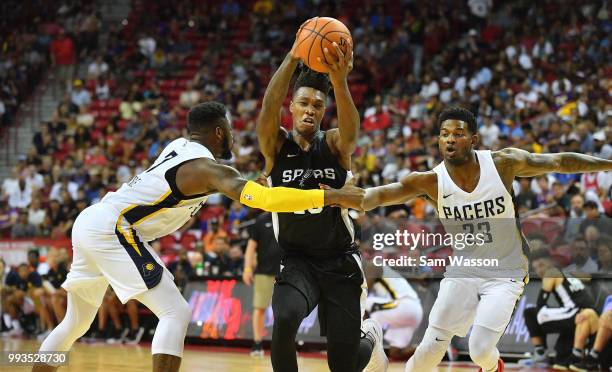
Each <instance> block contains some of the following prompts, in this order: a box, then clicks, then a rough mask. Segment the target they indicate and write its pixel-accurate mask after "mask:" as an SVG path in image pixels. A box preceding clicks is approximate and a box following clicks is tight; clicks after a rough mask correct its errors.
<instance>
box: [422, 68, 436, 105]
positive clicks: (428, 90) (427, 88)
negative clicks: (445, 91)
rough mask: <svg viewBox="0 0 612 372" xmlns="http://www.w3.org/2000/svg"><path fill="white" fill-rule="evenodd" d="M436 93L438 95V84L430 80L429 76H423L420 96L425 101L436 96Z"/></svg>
mask: <svg viewBox="0 0 612 372" xmlns="http://www.w3.org/2000/svg"><path fill="white" fill-rule="evenodd" d="M438 93H440V87H439V86H438V82H437V81H435V80H434V79H432V78H431V76H430V75H429V74H425V77H424V78H423V86H422V88H421V93H420V95H421V96H423V97H425V98H426V99H429V98H431V97H433V96H437V95H438Z"/></svg>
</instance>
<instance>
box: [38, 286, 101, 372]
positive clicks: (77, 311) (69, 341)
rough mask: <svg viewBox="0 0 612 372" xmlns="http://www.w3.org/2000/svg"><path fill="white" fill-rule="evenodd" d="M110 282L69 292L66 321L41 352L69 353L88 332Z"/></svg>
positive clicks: (40, 368)
mask: <svg viewBox="0 0 612 372" xmlns="http://www.w3.org/2000/svg"><path fill="white" fill-rule="evenodd" d="M107 286H108V282H106V280H104V278H100V279H99V280H96V281H90V283H88V285H87V286H86V287H83V288H81V289H72V290H68V291H67V295H66V296H67V303H68V305H67V308H66V315H65V316H64V319H63V320H62V321H61V322H60V324H58V326H57V327H55V329H53V331H51V333H50V334H49V336H47V338H46V339H45V340H44V341H43V343H42V345H41V346H40V351H69V350H70V348H71V347H72V345H73V344H74V342H75V341H76V340H77V339H78V338H79V337H81V336H83V335H84V334H85V332H87V330H88V329H89V327H90V326H91V323H92V322H93V320H94V317H95V316H96V313H97V311H98V307H99V306H100V304H101V303H102V300H103V298H104V293H105V292H106V287H107ZM56 369H57V367H53V366H49V365H35V366H34V368H32V371H33V372H43V371H55V370H56Z"/></svg>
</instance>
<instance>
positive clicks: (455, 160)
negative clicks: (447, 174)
mask: <svg viewBox="0 0 612 372" xmlns="http://www.w3.org/2000/svg"><path fill="white" fill-rule="evenodd" d="M476 143H478V135H476V134H472V133H470V130H469V129H468V124H467V123H466V122H464V121H461V120H452V119H450V120H445V121H444V122H442V124H441V125H440V137H439V139H438V146H439V148H440V153H441V154H442V157H443V158H444V161H445V162H449V163H451V164H454V165H461V164H464V163H466V162H467V161H468V160H469V159H470V156H471V154H472V151H473V150H474V146H475V145H476Z"/></svg>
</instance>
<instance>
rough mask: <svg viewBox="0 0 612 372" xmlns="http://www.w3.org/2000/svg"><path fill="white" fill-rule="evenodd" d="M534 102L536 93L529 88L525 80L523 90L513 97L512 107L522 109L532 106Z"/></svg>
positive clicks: (536, 98) (535, 101)
mask: <svg viewBox="0 0 612 372" xmlns="http://www.w3.org/2000/svg"><path fill="white" fill-rule="evenodd" d="M536 103H538V94H537V93H536V92H535V91H533V90H531V89H530V87H529V82H528V81H525V82H524V83H523V90H522V91H520V92H519V93H518V94H517V95H516V96H515V97H514V107H516V108H517V109H519V110H522V109H525V108H530V107H533V106H535V104H536Z"/></svg>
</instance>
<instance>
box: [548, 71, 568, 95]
mask: <svg viewBox="0 0 612 372" xmlns="http://www.w3.org/2000/svg"><path fill="white" fill-rule="evenodd" d="M551 90H552V93H553V94H554V95H555V96H557V95H559V94H561V93H569V92H571V91H572V83H571V82H570V81H569V80H568V79H567V78H565V77H562V76H561V77H559V78H558V79H557V80H555V81H553V82H552V86H551Z"/></svg>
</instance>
